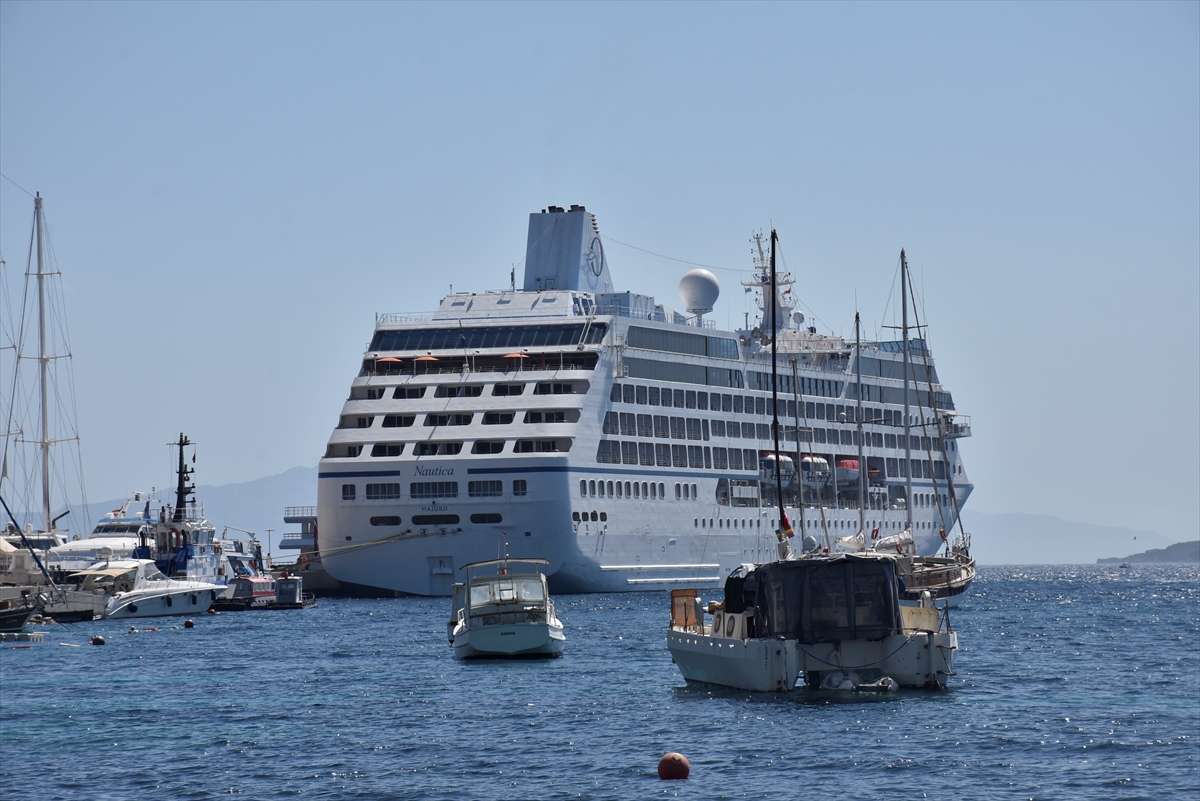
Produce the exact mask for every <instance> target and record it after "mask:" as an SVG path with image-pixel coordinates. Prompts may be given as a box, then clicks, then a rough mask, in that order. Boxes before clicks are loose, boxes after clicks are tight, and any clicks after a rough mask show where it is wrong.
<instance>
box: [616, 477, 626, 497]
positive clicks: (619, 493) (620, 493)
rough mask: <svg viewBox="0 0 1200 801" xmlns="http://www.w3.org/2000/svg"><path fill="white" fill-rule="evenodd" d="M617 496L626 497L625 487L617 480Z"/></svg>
mask: <svg viewBox="0 0 1200 801" xmlns="http://www.w3.org/2000/svg"><path fill="white" fill-rule="evenodd" d="M617 497H618V498H623V497H625V488H624V487H623V486H621V482H620V481H618V482H617Z"/></svg>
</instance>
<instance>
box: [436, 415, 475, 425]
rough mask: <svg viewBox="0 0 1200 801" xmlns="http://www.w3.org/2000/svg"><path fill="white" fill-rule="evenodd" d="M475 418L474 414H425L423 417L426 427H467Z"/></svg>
mask: <svg viewBox="0 0 1200 801" xmlns="http://www.w3.org/2000/svg"><path fill="white" fill-rule="evenodd" d="M474 417H475V415H474V414H470V413H468V414H427V415H425V425H427V426H433V427H436V426H469V425H471V420H473V419H474Z"/></svg>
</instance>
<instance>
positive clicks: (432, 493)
mask: <svg viewBox="0 0 1200 801" xmlns="http://www.w3.org/2000/svg"><path fill="white" fill-rule="evenodd" d="M371 486H372V485H371V484H368V485H367V497H368V498H369V497H370V496H371ZM377 486H394V487H396V489H397V490H399V488H400V485H399V484H390V485H389V484H381V485H377ZM408 491H409V495H411V496H412V498H413V499H414V500H415V499H422V498H457V497H458V482H457V481H414V482H412V483H411V484H409V485H408ZM397 497H398V495H397Z"/></svg>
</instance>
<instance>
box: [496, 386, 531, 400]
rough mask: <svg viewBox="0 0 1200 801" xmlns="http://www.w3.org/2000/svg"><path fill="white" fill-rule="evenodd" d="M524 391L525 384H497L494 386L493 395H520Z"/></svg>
mask: <svg viewBox="0 0 1200 801" xmlns="http://www.w3.org/2000/svg"><path fill="white" fill-rule="evenodd" d="M523 392H525V385H524V384H497V385H496V386H494V387H492V394H493V395H500V396H510V397H511V396H513V395H520V394H522V393H523Z"/></svg>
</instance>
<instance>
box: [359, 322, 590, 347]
mask: <svg viewBox="0 0 1200 801" xmlns="http://www.w3.org/2000/svg"><path fill="white" fill-rule="evenodd" d="M584 328H585V326H584V324H583V323H578V324H575V325H526V326H512V325H508V326H473V327H469V328H468V327H466V326H462V325H459V326H456V327H454V328H411V329H404V330H390V331H376V332H375V336H374V337H373V338H372V339H371V348H370V349H371V350H373V351H401V350H402V351H431V350H460V349H463V348H470V349H472V350H474V349H483V348H507V349H508V350H513V349H516V348H535V347H565V346H575V345H580V344H587V345H595V344H598V343H599V342H600V341H601V340H603V339H604V335H605V333H606V332H607V331H608V326H607V325H606V324H605V323H592V324H591V325H590V326H587V338H586V341H584V342H581V341H580V340H581V339H583V337H584Z"/></svg>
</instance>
